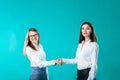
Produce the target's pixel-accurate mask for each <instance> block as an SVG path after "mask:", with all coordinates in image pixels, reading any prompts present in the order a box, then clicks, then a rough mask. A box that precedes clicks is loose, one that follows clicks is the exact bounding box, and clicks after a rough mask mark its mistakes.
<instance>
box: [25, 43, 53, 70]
mask: <svg viewBox="0 0 120 80" xmlns="http://www.w3.org/2000/svg"><path fill="white" fill-rule="evenodd" d="M35 47H36V48H37V51H35V50H33V49H32V48H30V47H29V46H28V47H27V48H26V53H27V57H28V59H29V61H30V64H31V67H40V68H43V67H47V66H50V65H54V64H55V60H51V61H46V54H45V52H44V50H43V47H42V45H41V44H39V46H35Z"/></svg>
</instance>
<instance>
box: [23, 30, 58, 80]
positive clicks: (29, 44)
mask: <svg viewBox="0 0 120 80" xmlns="http://www.w3.org/2000/svg"><path fill="white" fill-rule="evenodd" d="M39 40H40V36H39V33H38V31H37V30H36V29H35V28H30V29H29V30H28V32H27V34H26V39H25V44H24V55H26V56H27V57H28V59H29V61H30V64H31V67H32V73H31V76H30V80H48V77H47V72H46V67H47V66H50V65H55V64H56V62H57V61H56V60H51V61H46V55H45V52H44V50H43V47H42V45H41V44H40V41H39Z"/></svg>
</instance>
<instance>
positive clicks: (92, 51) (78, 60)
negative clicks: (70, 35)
mask: <svg viewBox="0 0 120 80" xmlns="http://www.w3.org/2000/svg"><path fill="white" fill-rule="evenodd" d="M97 56H98V44H97V43H96V42H91V41H90V40H89V41H87V42H85V43H84V44H82V43H80V44H79V45H78V48H77V51H76V56H75V58H73V59H63V62H64V63H66V64H77V68H78V70H82V69H86V68H91V70H90V72H89V76H88V80H93V79H94V78H95V73H96V69H97Z"/></svg>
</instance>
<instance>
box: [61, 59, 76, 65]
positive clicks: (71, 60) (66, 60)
mask: <svg viewBox="0 0 120 80" xmlns="http://www.w3.org/2000/svg"><path fill="white" fill-rule="evenodd" d="M63 62H64V63H65V64H76V63H77V60H76V57H75V58H73V59H65V58H63Z"/></svg>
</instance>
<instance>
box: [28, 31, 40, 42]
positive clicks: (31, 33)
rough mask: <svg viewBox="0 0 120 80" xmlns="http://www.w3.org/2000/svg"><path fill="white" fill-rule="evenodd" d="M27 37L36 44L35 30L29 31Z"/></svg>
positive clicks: (36, 35)
mask: <svg viewBox="0 0 120 80" xmlns="http://www.w3.org/2000/svg"><path fill="white" fill-rule="evenodd" d="M29 38H30V41H31V43H32V44H38V40H39V36H38V33H37V32H35V31H30V32H29Z"/></svg>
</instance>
